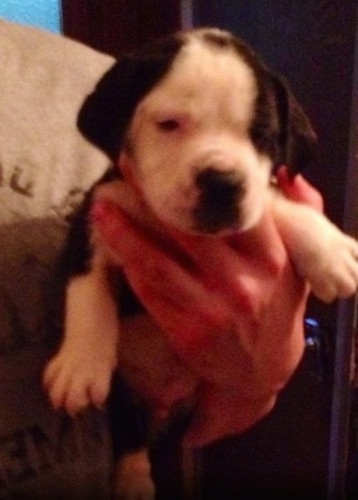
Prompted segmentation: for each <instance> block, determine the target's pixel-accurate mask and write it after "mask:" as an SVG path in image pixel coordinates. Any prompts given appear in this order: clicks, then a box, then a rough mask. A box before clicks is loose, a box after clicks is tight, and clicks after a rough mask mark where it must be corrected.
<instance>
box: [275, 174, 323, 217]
mask: <svg viewBox="0 0 358 500" xmlns="http://www.w3.org/2000/svg"><path fill="white" fill-rule="evenodd" d="M277 182H278V185H279V187H280V189H281V190H282V192H283V193H284V194H285V195H286V196H287V197H288V198H290V199H291V200H293V201H298V202H303V203H307V204H308V205H310V206H312V207H314V208H316V209H317V210H319V211H320V212H322V211H323V198H322V196H321V194H320V193H319V192H318V191H317V190H316V189H315V188H314V187H313V186H311V184H310V183H309V182H308V181H306V180H305V179H304V177H302V175H300V174H298V175H296V176H295V177H293V178H292V177H291V176H290V175H289V173H288V170H287V167H285V166H282V167H280V168H279V169H278V171H277Z"/></svg>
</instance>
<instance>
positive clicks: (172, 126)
mask: <svg viewBox="0 0 358 500" xmlns="http://www.w3.org/2000/svg"><path fill="white" fill-rule="evenodd" d="M157 127H158V128H159V130H161V131H163V132H174V131H175V130H178V128H179V127H180V123H179V121H178V120H175V119H168V120H160V121H158V122H157Z"/></svg>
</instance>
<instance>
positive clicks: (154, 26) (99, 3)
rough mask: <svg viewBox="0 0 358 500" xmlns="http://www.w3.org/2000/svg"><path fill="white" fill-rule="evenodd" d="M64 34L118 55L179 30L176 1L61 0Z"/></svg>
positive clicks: (177, 2)
mask: <svg viewBox="0 0 358 500" xmlns="http://www.w3.org/2000/svg"><path fill="white" fill-rule="evenodd" d="M62 7H63V29H64V33H65V34H66V35H68V36H70V37H72V38H75V39H77V40H80V41H82V42H84V43H86V44H88V45H90V46H91V47H94V48H95V49H98V50H101V51H103V52H108V53H110V54H113V55H115V56H119V55H120V54H121V53H122V52H123V51H127V50H131V49H133V48H136V47H140V46H141V45H143V44H144V43H146V42H148V41H149V40H151V39H153V38H156V37H158V36H161V35H164V34H166V33H169V32H171V31H173V30H177V29H178V28H179V27H180V22H181V14H180V12H181V10H180V2H179V1H177V0H62Z"/></svg>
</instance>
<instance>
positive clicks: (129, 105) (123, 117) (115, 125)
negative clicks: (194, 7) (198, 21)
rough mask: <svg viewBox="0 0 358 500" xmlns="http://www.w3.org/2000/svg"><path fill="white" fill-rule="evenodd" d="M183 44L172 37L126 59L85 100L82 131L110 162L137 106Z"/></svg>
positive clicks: (82, 109)
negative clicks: (105, 154)
mask: <svg viewBox="0 0 358 500" xmlns="http://www.w3.org/2000/svg"><path fill="white" fill-rule="evenodd" d="M181 44H182V42H181V40H180V38H178V37H175V36H172V37H171V38H169V37H168V38H167V39H163V40H162V41H159V42H156V43H153V44H151V45H150V46H148V47H146V48H144V49H142V50H140V51H138V52H134V53H132V54H128V55H125V56H123V57H122V58H121V59H120V60H119V61H118V62H117V63H115V64H114V66H112V68H110V70H109V71H108V72H107V73H105V74H104V76H103V77H102V78H101V80H100V81H99V82H98V84H97V87H96V88H95V90H94V92H93V93H92V94H90V95H89V96H88V97H87V99H86V100H85V102H84V104H83V106H82V108H81V109H80V112H79V115H78V120H77V125H78V128H79V130H80V131H81V132H82V134H83V135H84V136H85V137H86V138H87V139H89V140H90V141H91V142H92V143H94V144H95V145H96V146H98V147H100V148H101V149H102V150H103V151H104V152H105V153H107V155H108V156H109V157H110V158H112V159H114V160H115V159H116V158H117V156H118V154H119V151H120V149H121V146H122V143H123V139H124V136H125V133H126V130H127V128H128V125H129V122H130V120H131V118H132V115H133V113H134V110H135V108H136V105H137V104H138V102H139V101H140V100H141V99H142V97H144V96H145V95H146V94H147V93H148V92H149V91H150V90H151V88H152V87H153V86H154V85H155V84H156V83H157V82H158V81H159V80H160V79H161V78H162V76H164V74H165V73H166V72H167V71H168V70H169V68H170V66H171V63H172V61H173V59H174V57H175V55H176V53H177V52H178V50H179V49H180V46H181Z"/></svg>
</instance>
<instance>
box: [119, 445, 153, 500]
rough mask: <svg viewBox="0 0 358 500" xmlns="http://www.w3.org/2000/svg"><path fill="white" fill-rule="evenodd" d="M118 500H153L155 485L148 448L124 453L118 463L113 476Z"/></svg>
mask: <svg viewBox="0 0 358 500" xmlns="http://www.w3.org/2000/svg"><path fill="white" fill-rule="evenodd" d="M113 496H114V498H115V499H116V500H153V499H154V498H155V486H154V483H153V480H152V477H151V467H150V462H149V458H148V452H147V450H139V451H136V452H133V453H129V454H128V455H124V456H123V457H122V458H121V459H120V460H119V461H118V463H117V465H116V469H115V472H114V477H113Z"/></svg>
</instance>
